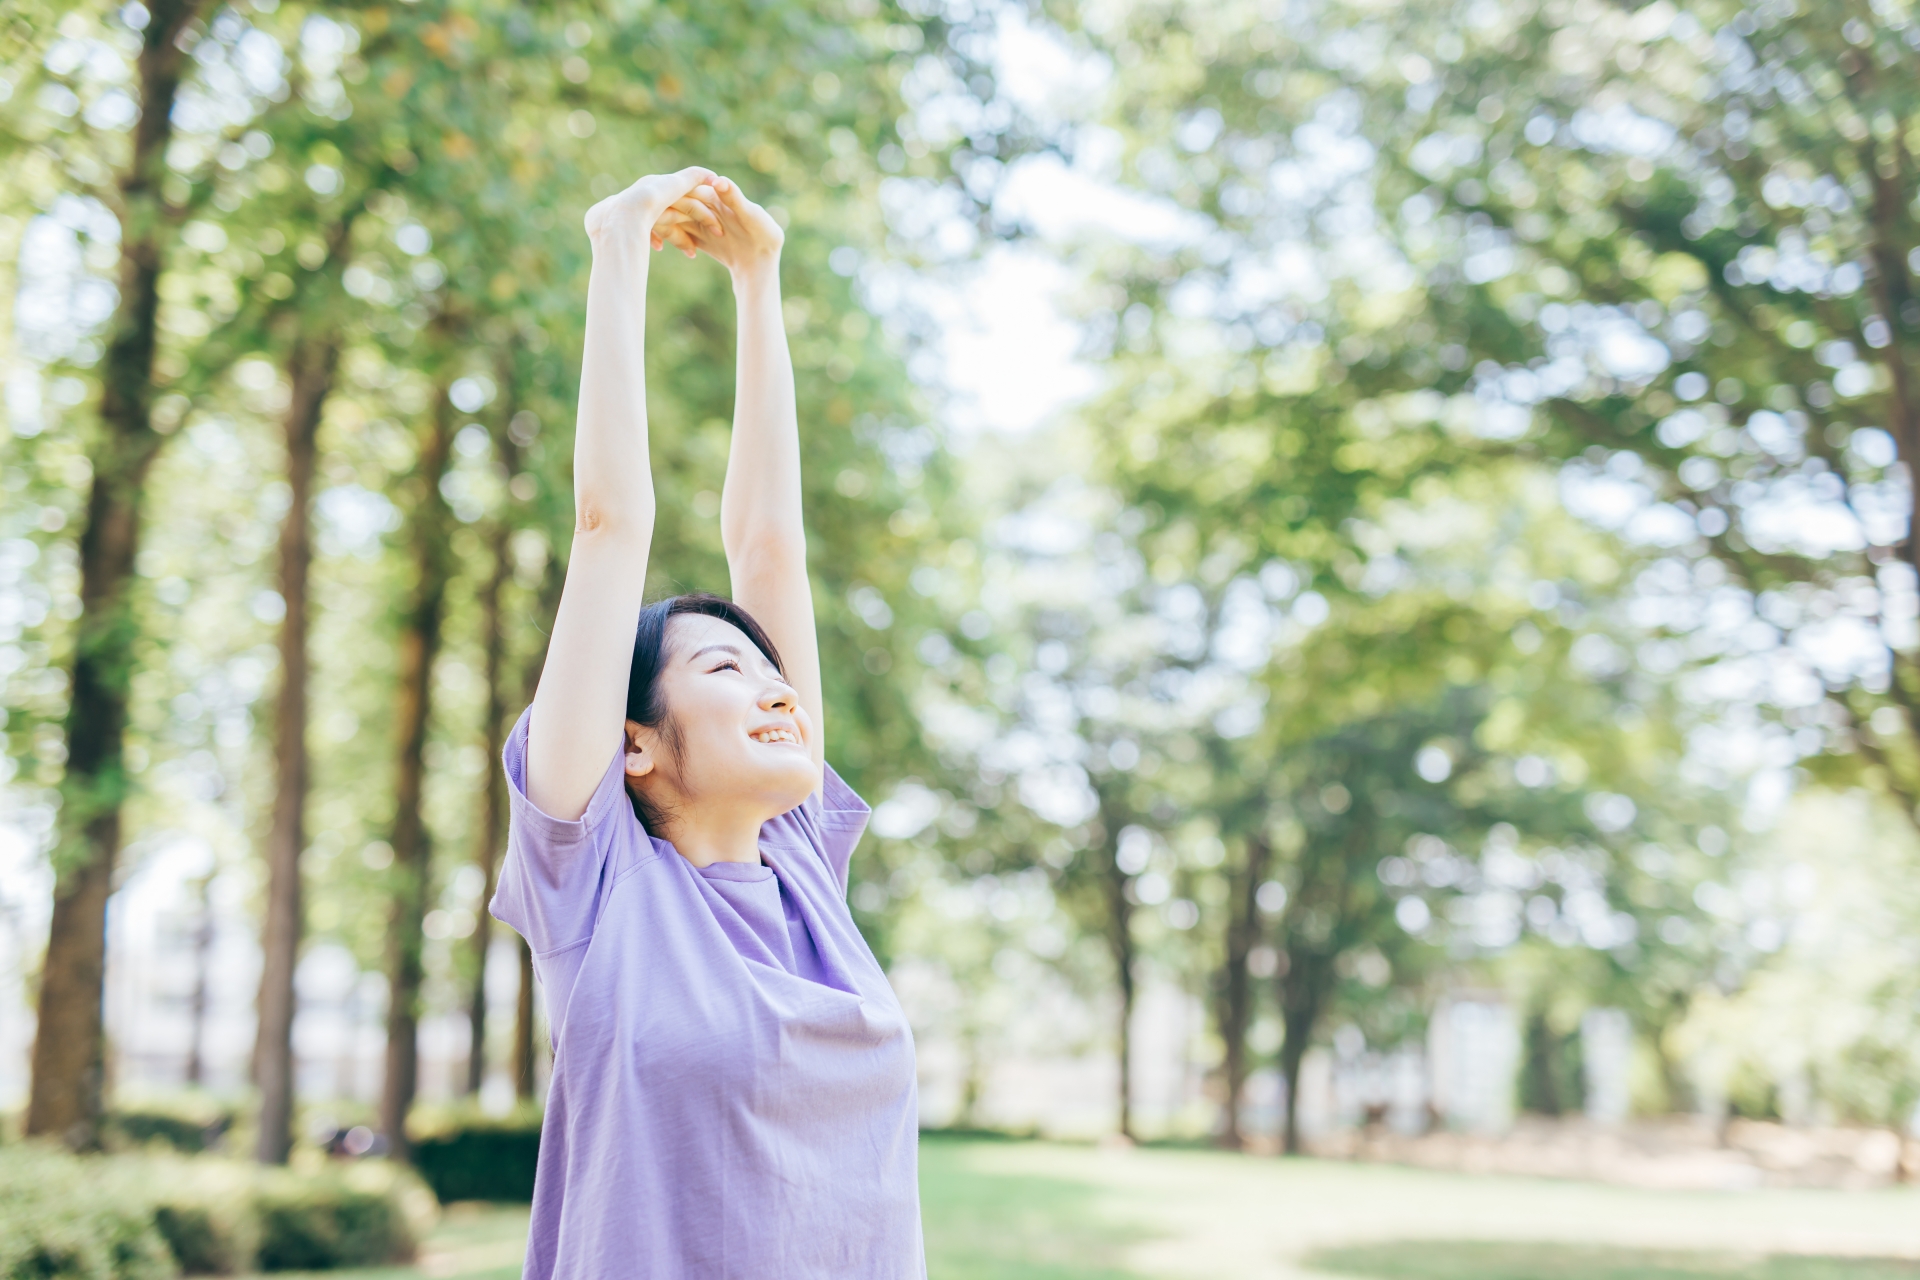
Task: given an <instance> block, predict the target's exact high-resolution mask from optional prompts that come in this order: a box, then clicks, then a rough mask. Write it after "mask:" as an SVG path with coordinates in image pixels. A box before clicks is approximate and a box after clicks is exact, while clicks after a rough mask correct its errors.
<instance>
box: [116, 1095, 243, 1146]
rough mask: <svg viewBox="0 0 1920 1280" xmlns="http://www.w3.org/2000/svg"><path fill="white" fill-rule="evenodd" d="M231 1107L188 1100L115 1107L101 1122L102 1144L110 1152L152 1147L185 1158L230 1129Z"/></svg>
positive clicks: (232, 1112) (213, 1143)
mask: <svg viewBox="0 0 1920 1280" xmlns="http://www.w3.org/2000/svg"><path fill="white" fill-rule="evenodd" d="M235 1119H236V1113H235V1112H234V1111H233V1110H232V1109H231V1108H223V1107H216V1106H211V1105H207V1104H205V1103H203V1102H201V1101H200V1100H197V1099H195V1100H191V1101H187V1102H185V1103H183V1104H182V1105H178V1106H157V1105H148V1106H144V1107H118V1108H115V1109H114V1110H112V1111H109V1112H108V1113H107V1114H106V1115H105V1116H104V1117H103V1118H102V1121H101V1139H102V1142H103V1143H104V1144H105V1145H106V1146H107V1147H108V1148H109V1149H112V1150H119V1149H123V1148H136V1149H137V1148H142V1147H148V1146H151V1145H154V1144H156V1143H157V1144H159V1145H160V1146H163V1147H166V1148H168V1149H170V1150H173V1151H179V1152H182V1153H185V1154H188V1155H191V1154H193V1153H195V1152H200V1151H206V1150H208V1149H210V1148H212V1147H213V1146H214V1145H215V1144H216V1143H218V1142H219V1141H220V1140H221V1138H222V1137H224V1136H225V1134H226V1133H227V1131H228V1130H229V1129H231V1128H232V1127H233V1124H234V1120H235Z"/></svg>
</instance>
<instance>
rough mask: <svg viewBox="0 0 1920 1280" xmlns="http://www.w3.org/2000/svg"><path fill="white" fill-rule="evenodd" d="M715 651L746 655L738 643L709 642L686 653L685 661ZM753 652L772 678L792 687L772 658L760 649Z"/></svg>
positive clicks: (735, 655) (739, 657) (697, 658)
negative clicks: (771, 673) (765, 665)
mask: <svg viewBox="0 0 1920 1280" xmlns="http://www.w3.org/2000/svg"><path fill="white" fill-rule="evenodd" d="M716 652H717V653H730V654H732V655H733V656H734V657H735V658H736V659H744V658H745V656H746V655H745V654H744V653H743V652H742V651H741V649H740V646H739V645H733V644H710V645H707V646H705V647H703V648H700V649H696V650H694V651H693V652H692V653H690V654H688V655H687V661H688V662H698V661H699V660H700V657H701V655H703V654H708V653H716ZM754 653H755V655H756V656H757V657H759V659H760V661H762V662H764V663H766V664H767V667H768V669H769V670H771V671H772V672H773V675H774V678H775V679H777V680H778V681H779V682H780V683H781V684H784V685H786V686H787V687H788V688H789V689H791V688H792V687H793V682H792V681H791V680H789V679H787V674H786V672H784V671H782V670H780V668H779V667H777V666H775V665H774V663H773V661H772V660H771V659H770V658H768V657H767V655H766V654H764V653H761V652H760V651H759V650H758V649H756V650H754Z"/></svg>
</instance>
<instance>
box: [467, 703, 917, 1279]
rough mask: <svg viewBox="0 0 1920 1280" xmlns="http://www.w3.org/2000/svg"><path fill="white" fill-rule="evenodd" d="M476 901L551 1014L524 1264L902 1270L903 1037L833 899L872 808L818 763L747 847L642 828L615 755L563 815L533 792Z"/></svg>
mask: <svg viewBox="0 0 1920 1280" xmlns="http://www.w3.org/2000/svg"><path fill="white" fill-rule="evenodd" d="M531 714H532V713H531V711H529V712H527V713H526V714H523V715H522V716H521V717H520V722H519V723H518V724H517V725H515V726H514V729H513V735H512V737H510V738H509V739H508V741H507V749H506V753H505V763H506V769H507V780H508V783H509V785H510V788H511V794H512V804H513V824H512V829H511V833H510V835H509V838H508V843H507V856H506V861H505V863H504V864H503V865H502V867H501V870H500V890H499V892H498V893H497V894H496V895H495V896H494V899H493V906H492V910H493V914H494V916H495V917H496V918H498V919H500V920H502V921H504V922H506V923H507V924H509V925H511V926H513V927H514V928H515V929H517V930H519V931H520V933H521V934H522V935H523V936H525V937H526V939H527V941H528V943H529V944H530V945H531V946H532V948H533V954H534V965H535V967H536V968H537V969H538V971H539V974H540V981H541V985H542V987H543V988H544V990H545V994H546V1004H547V1018H548V1022H549V1024H550V1025H551V1027H552V1029H553V1044H554V1055H553V1080H552V1085H551V1087H550V1089H549V1092H548V1095H547V1111H546V1121H545V1124H544V1126H543V1128H542V1130H541V1134H540V1168H539V1173H538V1176H537V1177H536V1179H535V1182H534V1191H533V1224H532V1229H531V1233H530V1235H529V1238H528V1241H527V1265H526V1272H525V1275H526V1276H527V1277H528V1280H550V1278H552V1277H559V1278H560V1280H598V1278H600V1277H623V1278H624V1277H634V1278H635V1280H638V1278H640V1277H659V1278H660V1280H708V1278H709V1277H713V1278H719V1277H727V1278H729V1280H731V1278H733V1277H739V1278H740V1280H747V1278H748V1277H751V1278H752V1280H768V1278H769V1277H780V1278H781V1280H802V1278H812V1277H818V1278H819V1280H829V1278H831V1280H856V1278H858V1280H919V1278H920V1277H923V1276H925V1275H926V1262H925V1259H924V1251H923V1249H922V1247H921V1240H920V1199H919V1185H918V1180H917V1174H916V1169H915V1160H916V1154H917V1151H916V1147H917V1143H918V1139H919V1132H918V1123H919V1117H918V1109H917V1102H916V1097H915V1084H914V1063H913V1037H912V1034H911V1032H910V1031H909V1030H908V1028H907V1020H906V1016H905V1015H904V1014H903V1013H902V1012H901V1009H900V1003H899V1001H898V1000H896V999H895V998H894V994H893V990H892V988H891V987H889V986H888V985H887V978H886V975H885V974H884V973H883V972H882V971H881V969H880V965H879V962H878V961H876V960H875V959H874V956H873V952H872V951H871V950H870V949H869V948H868V947H867V944H866V940H865V939H864V938H862V937H861V936H860V931H859V930H858V929H856V928H855V927H854V923H853V917H852V916H851V915H850V914H849V913H848V911H847V905H846V884H847V860H848V858H849V857H851V855H852V853H853V847H854V845H855V844H856V843H858V842H859V839H860V833H861V832H862V830H864V829H865V827H866V822H867V815H868V812H869V810H868V809H867V806H866V804H865V803H863V802H862V801H861V799H860V797H859V796H856V795H855V794H854V793H853V791H852V790H851V789H849V788H848V786H847V785H846V783H844V782H842V781H841V780H840V778H839V775H837V774H836V773H834V771H833V770H832V769H831V768H829V769H827V771H826V780H825V784H824V786H823V787H822V788H821V791H820V792H819V793H818V794H816V795H812V796H809V797H808V798H807V800H806V801H805V802H804V803H803V804H801V805H800V806H799V807H798V808H797V809H794V810H792V811H791V812H788V813H785V814H782V815H781V816H780V817H778V818H775V819H773V820H772V821H771V822H768V823H767V824H766V825H765V826H763V827H762V828H761V829H760V857H761V862H760V864H759V865H755V864H752V863H716V864H715V865H713V866H710V867H701V868H696V867H695V866H694V865H693V864H692V863H690V862H688V861H687V860H686V859H685V858H682V857H681V856H680V855H679V854H677V853H675V852H674V849H673V846H672V845H670V844H668V843H666V842H665V841H663V840H655V839H652V838H650V837H649V836H648V835H647V833H646V831H645V829H644V828H642V827H641V825H640V822H639V820H638V819H637V818H635V817H634V814H633V808H632V805H631V803H630V802H629V801H628V799H627V794H626V789H625V783H624V775H623V773H622V768H621V766H622V755H621V752H620V749H619V748H618V747H616V748H615V750H614V753H613V758H612V760H611V761H610V762H609V763H608V765H607V772H606V775H605V776H604V777H602V778H601V779H600V785H599V787H598V788H596V789H595V791H594V793H593V799H592V800H591V801H590V802H589V803H588V805H587V811H586V813H585V814H584V815H583V816H582V817H581V819H580V820H579V821H578V822H562V821H560V820H559V819H558V818H554V817H550V816H548V815H547V814H545V813H542V812H541V811H540V810H539V809H537V808H535V807H534V806H533V804H532V802H531V801H529V800H528V799H527V795H526V755H527V724H528V720H529V716H531Z"/></svg>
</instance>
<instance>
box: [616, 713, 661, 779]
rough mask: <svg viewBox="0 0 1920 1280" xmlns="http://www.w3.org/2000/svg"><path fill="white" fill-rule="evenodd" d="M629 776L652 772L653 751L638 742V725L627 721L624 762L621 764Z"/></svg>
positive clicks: (645, 774)
mask: <svg viewBox="0 0 1920 1280" xmlns="http://www.w3.org/2000/svg"><path fill="white" fill-rule="evenodd" d="M622 768H623V769H624V770H625V771H626V775H627V776H628V777H629V778H644V777H646V776H647V775H648V774H650V773H652V772H653V753H652V752H650V751H648V750H647V749H646V747H644V746H642V745H641V743H640V726H639V725H637V724H635V723H634V722H633V721H631V720H629V721H627V751H626V762H625V764H624V765H622Z"/></svg>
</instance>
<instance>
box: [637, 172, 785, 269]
mask: <svg viewBox="0 0 1920 1280" xmlns="http://www.w3.org/2000/svg"><path fill="white" fill-rule="evenodd" d="M694 201H698V202H699V206H700V207H699V208H694V207H692V202H694ZM683 205H684V206H687V207H685V208H683V207H682V206H683ZM663 241H664V242H665V243H669V244H672V245H673V246H674V247H675V248H676V249H679V250H680V251H681V252H682V253H685V254H686V255H687V256H688V257H692V256H693V253H694V251H695V250H698V251H700V252H702V253H705V254H706V255H707V256H708V257H710V258H712V259H713V260H714V261H715V262H718V263H720V264H721V265H722V266H724V267H725V268H726V269H727V270H728V271H731V272H732V273H734V274H735V275H739V274H741V273H742V272H750V271H753V270H754V269H756V268H759V267H763V266H766V265H767V264H769V263H775V262H778V261H779V260H780V248H781V246H782V245H783V244H785V243H786V233H784V232H783V231H781V230H780V224H779V223H777V222H775V221H774V220H773V215H772V214H769V213H768V212H767V211H766V210H765V209H763V208H761V207H760V206H759V205H757V204H755V203H754V202H753V201H751V200H749V199H747V197H746V193H745V192H743V191H741V190H740V184H739V183H737V182H735V181H733V180H732V179H731V178H715V179H714V180H713V181H712V183H710V184H703V185H702V186H700V187H699V188H697V189H696V190H695V191H694V192H693V193H692V194H691V195H689V196H687V197H686V198H685V199H683V200H680V201H677V202H676V203H675V204H674V205H673V207H672V208H670V209H669V210H668V211H667V212H666V213H665V214H663V215H662V216H661V219H660V221H659V223H657V224H656V226H655V245H654V247H655V248H659V247H660V243H661V242H663Z"/></svg>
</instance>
